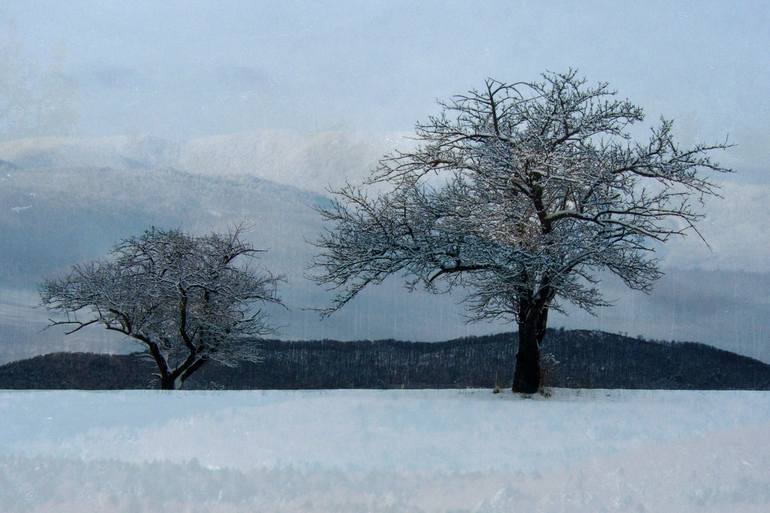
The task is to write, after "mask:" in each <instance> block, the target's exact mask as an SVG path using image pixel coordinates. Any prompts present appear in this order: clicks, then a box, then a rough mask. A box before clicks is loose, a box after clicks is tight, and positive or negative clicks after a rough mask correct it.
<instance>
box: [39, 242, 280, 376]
mask: <svg viewBox="0 0 770 513" xmlns="http://www.w3.org/2000/svg"><path fill="white" fill-rule="evenodd" d="M240 235H241V230H240V228H236V229H234V230H233V231H231V232H230V233H228V234H226V235H220V234H216V233H214V234H211V235H207V236H200V237H199V236H193V235H189V234H186V233H184V232H182V231H178V230H167V231H166V230H158V229H155V228H152V229H150V230H147V231H145V232H144V233H143V234H142V235H140V236H138V237H130V238H127V239H125V240H123V241H121V242H120V243H118V244H117V245H116V246H115V247H114V248H113V249H112V252H111V254H110V258H109V259H106V260H102V261H95V262H90V263H86V264H81V265H76V266H74V267H73V268H72V270H71V271H70V272H69V273H67V274H66V275H65V276H63V277H59V278H55V279H49V280H46V281H45V282H43V283H42V284H41V286H40V294H41V298H42V301H43V304H45V305H46V306H47V307H48V308H49V309H50V310H54V311H59V312H62V313H64V314H66V318H64V319H59V320H51V324H52V325H65V326H70V327H71V328H72V329H71V330H69V331H68V332H67V333H68V334H70V333H73V332H76V331H78V330H80V329H82V328H84V327H86V326H89V325H92V324H100V325H102V326H104V327H105V328H106V329H108V330H111V331H117V332H119V333H123V334H124V335H127V336H129V337H132V338H133V339H135V340H137V341H138V342H140V343H141V344H143V345H144V348H145V350H146V352H147V354H148V355H149V356H150V357H151V358H152V360H153V361H154V362H155V364H156V365H157V367H158V373H159V378H160V387H161V388H163V389H179V388H181V387H182V385H183V383H184V382H185V380H186V379H187V378H189V377H190V376H191V375H192V374H193V373H194V372H195V371H196V370H198V369H200V368H201V367H202V366H203V365H205V364H206V362H208V361H216V362H219V363H221V364H224V365H230V366H232V365H236V364H237V363H238V362H239V361H241V360H251V361H254V360H256V359H258V357H259V354H258V352H257V351H256V348H255V347H254V344H253V342H254V340H253V337H256V336H259V335H263V334H266V333H269V332H270V331H271V330H270V328H269V326H268V324H267V322H266V316H265V314H264V312H263V311H262V310H261V309H259V305H261V304H262V303H265V302H268V303H280V299H279V298H278V296H277V292H276V290H277V284H278V281H279V278H278V277H275V276H273V275H271V274H270V273H268V272H256V271H255V270H253V269H251V268H250V267H249V265H248V262H240V261H241V260H243V259H246V258H248V257H253V256H254V255H255V254H256V253H257V251H258V250H255V249H254V248H253V247H252V246H251V245H250V244H248V243H245V242H243V241H242V240H241V238H240Z"/></svg>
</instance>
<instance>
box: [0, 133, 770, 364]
mask: <svg viewBox="0 0 770 513" xmlns="http://www.w3.org/2000/svg"><path fill="white" fill-rule="evenodd" d="M403 144H405V142H404V141H403V140H401V139H400V138H399V135H398V134H387V133H379V134H355V133H353V134H351V133H346V132H322V133H301V132H295V131H281V130H263V131H256V132H247V133H240V134H225V135H219V136H211V137H203V138H197V139H192V140H190V141H176V142H175V141H168V140H164V139H159V138H154V137H141V136H136V137H132V136H115V137H101V138H92V139H82V138H66V137H51V138H37V139H24V140H16V141H6V142H0V363H4V362H8V361H11V360H15V359H21V358H26V357H30V356H34V355H38V354H44V353H48V352H54V351H62V350H66V351H104V352H118V353H120V352H123V353H126V352H130V351H131V350H132V345H131V344H130V343H127V342H125V341H123V340H121V339H119V337H109V336H108V334H107V333H106V332H105V331H104V330H101V331H100V330H98V329H97V328H94V329H93V330H88V331H83V332H79V333H77V334H75V335H72V336H69V337H64V335H63V330H57V329H48V330H43V328H45V326H46V324H47V317H48V314H47V313H46V312H45V311H43V310H41V309H39V308H37V307H36V305H37V303H38V298H37V294H36V292H35V291H36V287H37V284H38V283H39V282H40V280H41V279H42V278H43V277H45V276H49V275H52V274H56V273H59V272H61V271H63V270H65V269H67V268H68V267H69V266H70V265H72V264H74V263H77V262H81V261H84V260H90V259H94V258H100V257H102V256H104V255H105V254H106V252H107V251H108V249H109V248H110V247H111V246H112V245H113V244H114V243H115V242H117V241H118V240H120V239H121V238H123V237H126V236H130V235H134V234H138V233H140V232H141V231H142V230H144V229H146V228H148V227H150V226H153V225H154V226H159V227H164V228H182V229H184V230H188V231H193V232H198V233H201V232H209V231H212V230H225V229H227V227H228V226H229V225H232V224H233V223H237V222H241V221H245V222H247V223H250V224H251V226H252V228H253V229H252V230H251V232H249V234H248V235H247V237H248V238H249V240H250V241H251V242H252V243H253V244H254V245H255V246H256V247H258V248H263V249H267V250H268V252H267V253H264V254H261V255H260V263H261V264H263V265H264V266H265V267H266V268H268V269H270V270H272V271H273V272H276V273H281V274H284V275H285V276H286V278H287V282H286V283H284V284H282V287H281V294H282V297H283V299H284V301H285V303H286V304H287V305H288V306H289V310H285V309H282V308H275V309H271V311H270V313H271V318H272V319H273V321H274V324H275V325H276V326H277V327H279V332H278V335H277V336H280V337H282V338H291V339H303V340H307V339H313V338H334V339H341V340H356V339H366V338H389V337H390V338H398V339H409V340H414V339H417V340H447V339H450V338H454V337H457V336H468V335H483V334H489V333H492V332H497V331H501V330H504V329H507V328H506V327H505V326H506V325H505V324H475V325H467V324H465V322H464V321H465V319H464V317H463V313H464V307H463V306H462V305H458V304H457V302H458V301H459V300H460V299H461V298H462V295H461V294H453V295H439V296H434V295H430V294H427V293H425V292H423V291H420V290H418V291H416V292H415V293H412V294H407V293H406V292H405V291H404V289H403V287H402V283H401V282H400V280H399V278H398V277H393V278H392V279H389V280H387V281H386V282H385V283H384V284H382V285H380V286H378V287H373V288H371V289H370V290H366V291H364V292H363V293H362V294H361V295H360V296H359V297H358V298H357V299H356V301H353V302H351V303H350V304H349V305H347V306H346V307H345V308H344V309H343V310H342V311H340V312H339V313H337V314H335V315H334V316H332V317H331V318H329V319H327V320H325V321H323V322H320V321H319V318H318V315H317V313H316V312H314V311H312V310H310V309H312V308H313V307H320V306H325V305H328V301H329V296H330V294H329V292H328V291H326V290H324V289H323V288H321V287H318V286H317V285H315V284H314V283H313V282H311V281H309V280H308V279H307V278H306V274H307V273H308V269H307V267H308V265H309V264H310V261H311V259H312V257H313V254H314V252H315V249H314V248H313V246H312V245H311V244H310V243H309V242H310V241H313V240H315V239H316V238H317V237H318V235H319V233H320V232H321V230H322V229H323V227H322V222H321V219H320V216H319V215H318V214H317V212H315V211H314V207H316V206H318V205H321V204H324V203H325V202H327V201H329V200H328V195H327V194H326V193H325V192H324V188H325V187H326V186H327V185H329V184H331V185H340V184H341V183H343V182H344V181H345V180H347V179H349V180H352V181H354V182H355V181H358V180H360V178H361V177H362V176H364V175H366V173H367V171H368V170H370V169H371V168H372V166H374V165H375V163H376V160H377V158H379V157H381V156H382V155H383V154H384V153H386V152H388V151H391V150H393V149H395V148H397V147H399V146H400V145H403ZM406 144H410V143H409V142H408V141H407V142H406ZM740 197H741V198H744V200H745V201H744V203H745V204H750V205H754V206H752V207H751V208H750V209H749V211H748V212H749V213H748V214H746V215H744V213H743V210H741V209H743V207H744V205H743V204H742V205H741V209H732V210H726V211H727V212H731V211H735V210H737V211H740V212H741V215H740V216H739V217H740V218H741V219H743V221H741V222H743V223H748V222H750V221H751V219H757V218H758V217H757V215H753V214H750V212H756V211H757V210H756V208H755V206H756V205H764V204H765V203H766V201H765V200H764V199H763V198H764V196H762V195H759V196H756V197H754V196H747V195H741V196H740ZM757 208H758V207H757ZM762 208H763V209H764V207H762ZM737 215H738V214H735V216H737ZM723 218H724V216H721V217H719V216H714V217H713V219H720V222H722V223H723V224H724V223H727V224H728V225H729V226H738V225H739V224H740V223H739V220H736V219H733V217H729V216H728V217H726V218H724V219H723ZM709 219H712V218H709ZM707 221H708V219H707ZM751 222H753V221H751ZM741 226H742V225H741ZM718 228H719V229H718V233H720V234H727V235H725V237H728V238H727V239H726V240H727V241H728V243H727V244H725V243H722V244H721V247H722V248H725V247H726V248H739V247H742V246H741V244H744V243H743V242H741V241H743V240H744V239H745V237H744V236H743V235H742V234H743V233H746V227H745V226H744V227H742V228H741V229H740V230H731V229H730V228H725V227H724V226H722V224H720V225H719V226H718ZM754 232H755V233H754V235H755V238H754V239H752V241H753V243H755V244H754V245H755V246H756V247H760V248H763V247H766V244H764V242H765V240H764V238H765V236H764V235H762V232H761V230H755V231H754ZM757 237H758V238H757ZM733 239H735V240H733ZM719 242H720V241H713V240H712V243H713V246H714V247H715V248H719V246H720V244H719ZM744 245H745V244H744ZM672 246H673V245H672ZM762 251H765V250H764V249H759V250H757V252H759V253H761V252H762ZM682 253H683V252H682V251H679V253H677V254H679V255H680V256H681V254H682ZM685 253H688V254H689V253H691V252H689V251H688V252H685ZM752 254H753V253H749V254H747V257H746V259H747V260H748V261H751V262H760V261H761V260H762V258H753V257H751V255H752ZM715 255H716V252H715ZM670 256H672V255H668V256H667V255H665V254H661V257H662V261H663V262H664V263H670V262H671V261H673V262H676V258H673V259H672V258H669V257H670ZM673 256H676V255H673ZM703 261H704V262H705V260H703ZM741 265H742V266H743V267H745V265H744V264H741ZM754 267H760V266H758V265H755V266H754ZM739 268H740V267H739ZM665 271H666V276H665V277H664V278H663V279H661V280H660V282H659V283H657V284H656V287H655V290H654V291H653V293H652V295H649V296H646V295H643V294H640V293H634V292H629V291H628V290H627V289H626V288H625V287H624V286H623V284H622V283H620V282H619V281H618V280H613V279H612V278H607V277H606V276H604V275H602V276H600V278H602V279H603V281H602V284H601V287H602V290H603V291H605V292H606V294H607V297H608V298H609V299H610V300H613V301H615V303H616V304H617V306H616V307H613V308H607V309H602V310H600V311H599V312H598V317H596V318H594V317H591V316H589V315H587V314H584V313H581V312H579V311H577V310H576V309H574V308H571V307H570V306H569V305H566V306H567V310H568V311H569V314H570V315H569V317H565V316H561V315H559V314H558V313H556V312H554V314H553V315H552V316H551V321H552V323H551V325H552V326H560V325H563V326H566V327H570V328H589V327H590V328H596V329H601V330H604V331H615V332H628V333H631V334H634V335H635V334H639V333H641V334H644V335H647V336H651V337H657V338H666V339H680V340H693V339H695V340H700V341H704V342H708V343H710V344H714V345H718V346H719V347H722V348H726V349H730V350H735V351H737V352H740V353H742V354H747V355H750V356H753V357H757V358H759V359H761V360H763V361H766V362H770V339H769V337H770V335H769V334H770V292H769V291H770V273H767V272H742V271H735V270H730V271H727V270H716V271H715V270H702V269H692V268H690V269H689V270H684V269H672V268H668V269H665ZM605 278H606V279H605ZM309 308H310V309H309Z"/></svg>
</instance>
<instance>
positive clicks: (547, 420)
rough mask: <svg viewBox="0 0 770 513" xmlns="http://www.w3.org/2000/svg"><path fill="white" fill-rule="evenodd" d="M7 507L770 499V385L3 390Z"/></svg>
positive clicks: (645, 504)
mask: <svg viewBox="0 0 770 513" xmlns="http://www.w3.org/2000/svg"><path fill="white" fill-rule="evenodd" d="M0 419H1V420H0V511H2V512H4V513H12V512H28V511H30V512H38V511H50V512H55V513H67V512H72V513H76V512H77V513H87V512H102V511H105V512H106V511H114V512H132V513H133V512H143V511H147V512H150V511H153V512H155V511H173V512H175V513H181V512H198V511H200V512H209V511H211V512H228V513H229V512H236V511H237V512H240V511H243V512H260V511H264V512H271V513H280V512H307V513H313V512H321V511H323V512H333V513H345V512H367V511H371V512H438V511H453V512H456V513H459V512H463V511H467V512H490V513H492V512H499V513H503V512H505V513H512V512H517V511H524V512H533V511H535V512H537V511H554V512H570V513H576V512H600V511H632V512H642V511H649V512H656V513H657V512H669V511H676V512H679V511H684V512H687V511H692V512H695V511H698V512H704V511H705V512H710V511H713V512H717V511H720V512H721V511H732V512H743V511H746V512H767V511H770V393H768V392H670V391H668V392H650V391H585V390H583V391H567V390H557V391H556V392H555V393H554V395H553V397H551V398H549V399H543V398H541V397H536V398H533V399H526V398H521V397H519V396H513V395H511V394H510V393H508V394H500V395H493V394H491V393H490V392H489V391H487V390H475V391H458V390H442V391H433V390H431V391H414V390H397V391H396V390H392V391H313V392H310V391H297V392H290V391H264V392H263V391H250V392H182V393H163V392H149V391H131V392H119V393H115V392H75V391H72V392H10V391H0Z"/></svg>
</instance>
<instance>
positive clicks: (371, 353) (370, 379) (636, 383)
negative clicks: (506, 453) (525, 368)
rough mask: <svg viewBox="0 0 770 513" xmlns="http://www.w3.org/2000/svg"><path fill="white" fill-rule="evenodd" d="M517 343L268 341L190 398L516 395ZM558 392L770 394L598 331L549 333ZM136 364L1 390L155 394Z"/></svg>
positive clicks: (68, 369) (747, 369)
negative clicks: (440, 392)
mask: <svg viewBox="0 0 770 513" xmlns="http://www.w3.org/2000/svg"><path fill="white" fill-rule="evenodd" d="M515 338H516V334H515V333H502V334H498V335H490V336H483V337H470V338H461V339H456V340H450V341H447V342H432V343H419V342H399V341H395V340H380V341H357V342H337V341H330V340H323V341H302V342H284V341H277V340H266V341H261V342H259V344H260V345H261V346H262V349H263V355H264V359H263V361H262V362H260V363H258V364H253V363H243V364H241V365H240V366H238V367H235V368H227V367H222V366H220V365H217V364H210V365H209V366H206V367H203V368H202V369H201V370H200V371H199V372H198V373H197V374H195V375H194V376H193V377H192V378H191V379H190V380H189V381H188V382H187V383H186V385H185V388H187V389H318V388H399V387H403V388H464V387H486V388H492V387H494V386H495V385H496V384H497V385H499V386H500V387H502V388H506V387H509V386H510V384H511V378H512V369H513V364H514V354H515V344H514V343H513V341H514V340H515ZM544 352H545V353H547V354H548V355H549V356H548V357H547V358H546V360H548V361H550V362H553V363H550V364H547V366H546V367H545V369H546V374H545V382H546V384H547V385H548V386H553V387H570V388H643V389H717V390H722V389H750V390H770V365H767V364H765V363H762V362H759V361H757V360H753V359H751V358H747V357H745V356H740V355H737V354H735V353H731V352H728V351H722V350H719V349H715V348H713V347H710V346H706V345H703V344H697V343H667V342H652V341H645V340H640V339H635V338H629V337H624V336H620V335H614V334H610V333H604V332H598V331H584V330H574V331H565V330H549V331H548V334H547V335H546V338H545V342H544ZM153 371H154V365H153V364H152V362H150V361H149V360H147V359H146V358H143V357H141V356H139V355H137V354H131V355H100V354H87V353H56V354H48V355H44V356H38V357H35V358H31V359H28V360H22V361H17V362H12V363H9V364H6V365H3V366H0V389H2V388H6V389H136V388H156V387H157V383H155V378H154V377H153Z"/></svg>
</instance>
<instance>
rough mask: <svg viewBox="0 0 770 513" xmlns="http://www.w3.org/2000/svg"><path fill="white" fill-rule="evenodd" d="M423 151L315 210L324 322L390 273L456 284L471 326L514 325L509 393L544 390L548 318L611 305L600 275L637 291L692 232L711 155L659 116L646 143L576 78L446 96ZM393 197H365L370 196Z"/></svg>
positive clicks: (389, 159)
mask: <svg viewBox="0 0 770 513" xmlns="http://www.w3.org/2000/svg"><path fill="white" fill-rule="evenodd" d="M439 105H440V107H441V111H440V113H439V114H438V115H437V116H435V117H431V118H429V119H428V122H427V123H424V124H418V125H417V127H416V142H417V143H416V144H415V146H413V148H414V149H412V150H409V151H397V152H395V153H394V154H391V155H388V156H386V157H384V158H383V160H381V162H380V164H379V166H378V167H377V168H376V169H375V170H374V171H373V172H372V174H371V176H370V178H369V179H368V180H367V181H366V182H365V184H364V186H351V185H347V186H346V187H344V188H342V189H341V190H337V191H333V192H334V193H335V197H334V200H333V202H332V204H331V206H329V207H326V208H322V209H321V213H322V214H323V216H324V218H325V219H326V220H327V221H328V222H329V228H328V229H327V231H326V232H325V234H324V235H323V236H322V237H321V238H320V239H319V240H318V241H317V243H316V244H317V246H318V247H319V248H320V250H321V251H320V255H319V256H317V257H316V259H315V261H314V265H315V266H316V270H317V272H316V274H315V275H314V277H315V279H317V280H318V281H319V282H321V283H324V284H327V285H331V286H332V288H334V289H336V290H337V295H336V296H335V298H334V301H333V304H332V305H331V306H330V307H329V308H328V309H327V310H326V311H325V313H326V314H329V313H331V312H333V311H335V310H337V309H339V308H341V307H342V306H343V305H345V304H346V303H347V302H348V301H350V300H351V299H352V298H353V297H355V296H356V294H358V293H359V292H360V291H361V290H362V289H364V288H365V287H367V286H369V285H371V284H377V283H380V282H382V281H383V280H384V279H385V278H387V277H388V276H391V275H404V276H406V278H407V285H408V287H415V286H418V285H420V284H422V285H424V286H425V287H427V289H428V290H430V291H434V292H446V291H448V290H451V289H454V288H459V289H460V290H462V292H463V293H464V294H465V299H466V301H467V303H468V305H469V312H470V315H469V317H470V319H471V320H481V319H491V318H504V319H510V320H515V321H516V322H517V323H518V351H517V357H516V368H515V372H514V380H513V390H514V391H520V392H526V393H531V392H534V391H536V390H537V389H538V388H539V385H540V344H541V342H542V340H543V337H544V335H545V328H546V324H547V319H548V312H549V310H551V309H561V307H562V305H563V303H564V302H565V301H566V302H570V303H573V304H575V305H577V306H578V307H581V308H583V309H586V310H588V311H592V310H593V309H595V308H596V307H600V306H605V305H606V304H607V302H606V301H605V300H604V299H603V298H602V295H601V293H600V292H599V290H598V289H597V287H596V283H597V278H596V276H597V272H598V271H600V270H602V269H605V270H609V271H610V272H611V273H613V274H615V275H617V276H618V277H620V279H622V280H623V281H624V282H625V284H626V285H627V286H629V287H631V288H632V289H637V290H642V291H649V290H650V287H651V285H652V283H653V282H654V281H655V280H656V279H657V278H659V277H660V276H661V272H660V270H659V267H658V260H657V259H656V257H655V250H656V247H657V246H658V245H659V243H664V242H666V241H668V240H669V239H671V237H673V236H677V235H684V234H685V233H687V232H688V231H690V230H695V231H696V232H697V230H696V229H695V223H696V222H697V221H698V220H699V219H701V217H702V213H701V212H700V211H699V209H698V206H699V205H700V204H702V200H703V198H704V196H711V195H717V192H718V188H717V185H716V184H715V183H714V182H713V181H712V179H711V178H709V176H708V172H709V171H713V172H728V171H730V170H729V169H726V168H724V167H722V166H720V165H719V164H718V163H716V162H714V161H713V160H712V159H711V157H710V154H711V153H712V152H713V151H714V150H720V149H724V148H727V147H728V144H727V142H726V141H725V142H724V143H717V144H697V145H695V146H692V147H688V148H682V147H681V146H680V145H679V144H678V143H677V142H676V140H675V138H674V136H673V133H672V122H671V121H668V120H665V119H662V120H661V121H660V123H659V124H658V125H657V126H656V127H655V128H652V129H651V132H650V134H649V139H648V140H645V141H641V140H638V138H634V137H632V134H631V132H630V129H631V127H632V125H634V124H635V123H638V122H641V121H642V120H643V119H644V114H643V111H642V109H641V108H640V107H638V106H636V105H634V104H632V103H631V102H630V101H628V100H624V99H619V98H618V97H617V95H616V92H615V91H613V90H611V89H610V88H609V86H608V85H607V84H606V83H599V84H597V85H589V84H588V83H587V82H586V81H585V79H582V78H580V77H579V76H578V75H577V72H576V71H574V70H570V71H568V72H567V73H563V74H557V73H546V74H544V75H542V79H541V80H540V81H537V82H520V83H514V84H508V83H502V82H498V81H495V80H491V79H490V80H487V81H486V82H485V84H484V87H483V88H482V89H481V90H472V91H470V92H468V93H467V94H464V95H459V96H455V97H453V98H451V99H450V100H449V101H446V102H440V103H439ZM367 186H368V187H373V186H374V187H375V188H377V189H379V190H384V192H381V193H380V194H373V193H372V194H371V195H370V194H367V191H366V190H365V188H366V187H367Z"/></svg>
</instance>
